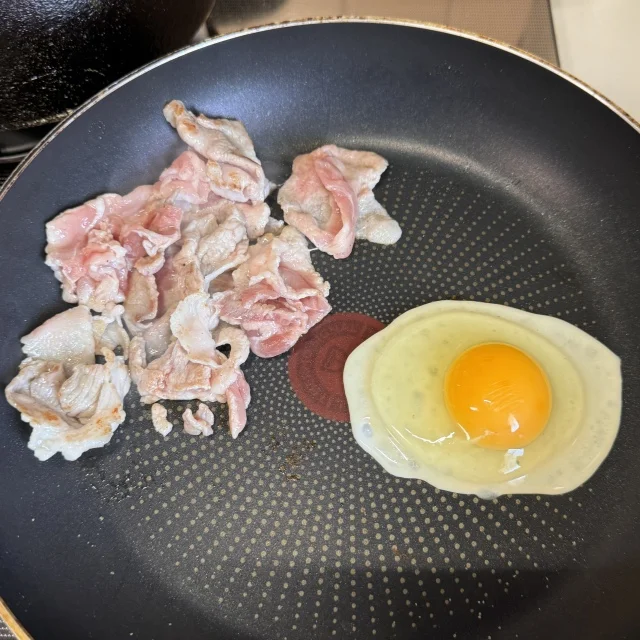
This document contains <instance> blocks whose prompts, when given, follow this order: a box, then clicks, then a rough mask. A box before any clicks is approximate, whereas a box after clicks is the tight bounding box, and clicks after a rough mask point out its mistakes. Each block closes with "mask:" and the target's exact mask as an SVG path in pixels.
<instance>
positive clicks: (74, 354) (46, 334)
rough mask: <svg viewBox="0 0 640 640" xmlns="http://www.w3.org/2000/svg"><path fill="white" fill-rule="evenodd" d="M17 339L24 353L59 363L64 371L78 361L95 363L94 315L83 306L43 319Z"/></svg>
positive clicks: (70, 368)
mask: <svg viewBox="0 0 640 640" xmlns="http://www.w3.org/2000/svg"><path fill="white" fill-rule="evenodd" d="M20 341H21V342H22V351H23V352H24V354H25V355H26V356H29V357H30V358H37V359H38V360H47V361H51V362H60V363H61V364H62V365H63V366H64V368H65V370H66V371H67V372H71V370H72V369H73V367H75V366H76V365H78V364H93V362H95V358H94V352H95V348H96V347H95V339H94V336H93V318H92V316H91V312H90V311H89V309H88V307H85V306H82V305H81V306H77V307H73V308H72V309H68V310H67V311H63V312H62V313H58V314H57V315H55V316H53V318H49V319H48V320H45V322H43V323H42V324H41V325H40V326H39V327H37V328H36V329H34V330H33V331H32V332H31V333H29V334H27V335H26V336H24V337H23V338H22V339H21V340H20Z"/></svg>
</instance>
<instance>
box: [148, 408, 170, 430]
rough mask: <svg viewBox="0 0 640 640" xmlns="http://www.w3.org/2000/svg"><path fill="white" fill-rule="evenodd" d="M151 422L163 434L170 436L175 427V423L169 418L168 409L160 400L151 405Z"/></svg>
mask: <svg viewBox="0 0 640 640" xmlns="http://www.w3.org/2000/svg"><path fill="white" fill-rule="evenodd" d="M151 422H152V423H153V428H154V429H155V430H156V431H157V432H158V433H159V434H160V435H161V436H165V437H166V436H168V435H169V434H170V433H171V430H172V429H173V423H171V422H169V420H168V419H167V410H166V408H165V407H163V406H162V405H161V404H160V403H159V402H156V403H154V404H152V405H151Z"/></svg>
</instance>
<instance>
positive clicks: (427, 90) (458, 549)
mask: <svg viewBox="0 0 640 640" xmlns="http://www.w3.org/2000/svg"><path fill="white" fill-rule="evenodd" d="M256 52H260V56H259V58H258V57H257V55H256ZM292 52H296V53H297V55H292ZM338 59H339V60H341V61H342V63H341V64H340V65H337V64H335V65H333V64H331V63H332V61H334V60H338ZM345 60H348V62H345ZM232 63H233V65H234V66H233V67H232V66H231V65H232ZM239 70H240V71H239ZM534 89H535V90H534ZM173 97H177V98H182V99H184V100H185V101H186V102H187V103H188V104H189V105H190V106H193V107H195V108H196V109H198V110H201V111H203V112H205V113H209V114H211V115H226V116H237V117H239V118H241V119H243V120H244V121H245V124H246V125H247V128H248V130H249V132H250V133H251V134H252V136H253V138H254V140H255V142H256V147H257V151H258V155H259V156H260V157H261V158H262V159H263V161H264V164H265V167H266V170H267V173H268V175H269V177H270V178H272V179H274V180H279V181H282V180H283V179H284V178H285V177H286V175H287V173H288V171H289V167H290V163H291V160H292V158H293V157H294V156H295V155H296V154H297V153H299V152H301V151H306V150H310V149H311V148H313V147H315V146H317V145H318V144H320V143H322V142H328V141H333V142H336V143H338V144H343V145H345V146H353V147H357V148H370V149H372V150H375V151H377V152H379V153H381V154H383V155H384V156H385V157H387V158H388V159H389V160H390V168H389V170H388V171H387V173H386V174H385V175H384V176H383V179H382V181H381V183H380V185H379V186H378V188H377V191H376V193H377V195H378V196H379V199H380V200H381V201H382V203H383V204H384V205H385V206H386V207H387V208H388V210H389V212H390V213H391V214H392V215H393V216H394V217H396V218H397V219H398V221H399V222H400V224H401V226H402V228H403V232H404V233H403V237H402V239H401V241H400V242H399V243H398V244H397V245H395V246H392V247H381V246H378V245H373V244H368V243H361V242H358V243H357V244H356V247H355V250H354V253H353V255H352V257H350V258H349V259H347V260H343V261H338V260H334V259H332V258H330V257H329V256H327V255H325V254H321V253H320V252H314V253H313V257H314V264H315V266H316V268H317V269H318V270H319V272H320V273H321V274H322V275H323V276H324V277H325V278H326V279H328V280H329V281H330V282H331V284H332V289H331V295H330V302H331V304H332V306H333V309H334V311H336V312H358V313H363V314H366V315H369V316H372V317H374V318H376V319H378V320H380V321H382V322H384V323H388V322H390V321H391V320H393V319H394V318H395V317H396V316H398V315H399V314H401V313H403V312H404V311H406V310H408V309H410V308H412V307H415V306H417V305H420V304H424V303H426V302H430V301H433V300H437V299H450V298H458V299H468V300H479V301H488V302H497V303H502V304H509V305H512V306H516V307H518V308H522V309H526V310H529V311H534V312H539V313H545V314H549V315H554V316H557V317H561V318H562V319H564V320H567V321H569V322H571V323H573V324H575V325H576V326H579V327H580V328H582V329H584V330H586V331H587V332H589V333H591V334H592V335H594V336H595V337H597V338H598V339H600V340H602V341H603V342H604V343H605V344H607V346H609V347H611V348H612V349H613V350H614V351H616V352H617V353H618V354H619V355H620V356H621V357H622V359H623V367H624V370H623V376H624V380H625V387H626V396H625V399H624V400H625V405H624V418H623V424H622V427H621V431H620V435H619V437H618V440H617V442H616V444H615V446H614V450H613V451H612V453H611V455H610V456H609V458H608V459H607V460H606V461H605V463H604V464H603V466H602V467H601V469H600V470H599V471H598V472H597V473H596V475H595V476H594V477H593V478H592V479H591V480H590V481H589V482H588V483H587V484H586V485H585V486H584V487H582V488H580V489H578V490H577V491H575V492H573V493H571V494H568V495H564V496H553V497H552V496H519V497H518V496H513V497H509V496H504V497H501V498H499V499H497V500H493V501H483V500H480V499H478V498H475V497H472V496H463V495H456V494H449V493H445V492H440V491H438V490H436V489H433V488H432V487H431V486H429V485H427V484H426V483H423V482H420V481H416V480H405V479H399V478H395V477H392V476H390V475H388V474H386V473H385V472H383V471H382V470H381V468H380V467H379V466H378V465H377V464H376V463H375V462H374V461H373V460H372V459H371V458H370V457H369V456H368V455H367V454H365V453H364V452H363V451H362V450H361V449H360V448H359V447H358V446H357V445H356V444H355V442H354V441H353V439H352V436H351V432H350V427H349V425H348V424H344V423H339V422H333V421H330V420H326V419H324V418H321V417H319V416H317V415H315V414H314V413H311V412H310V411H309V410H308V409H306V408H305V407H304V405H303V404H302V403H301V402H300V401H299V400H298V398H297V397H296V395H295V394H294V393H293V391H292V390H291V388H290V384H289V378H288V374H287V357H288V356H287V355H285V356H281V357H278V358H274V359H270V360H262V359H258V358H255V357H252V358H251V359H250V360H249V362H248V363H247V366H246V369H245V371H246V375H247V379H248V381H249V383H250V385H251V388H252V394H253V401H252V403H251V405H250V408H249V414H248V426H247V429H246V431H245V432H244V433H243V434H242V436H241V437H240V438H239V439H238V440H237V441H232V440H231V439H230V437H229V436H228V433H226V430H225V429H219V430H216V432H215V433H214V436H213V437H211V438H207V439H202V438H198V437H192V436H188V435H186V434H184V433H182V432H181V429H180V428H179V425H178V422H177V421H178V419H179V415H180V414H179V413H178V411H177V406H178V405H177V403H176V405H171V404H170V403H169V405H170V406H171V408H170V411H169V419H173V420H174V421H176V428H175V429H174V432H173V433H172V434H171V435H170V436H169V437H168V438H166V439H164V438H162V437H160V436H159V435H158V434H157V433H155V432H154V431H153V427H152V425H151V420H150V411H149V408H148V407H142V406H141V405H140V403H139V399H138V397H137V395H136V394H133V393H132V394H131V396H130V397H129V402H128V406H127V414H128V418H127V421H126V422H125V424H124V425H123V426H122V427H120V429H119V430H118V431H117V432H116V435H115V437H114V439H113V441H112V443H111V444H110V445H108V446H107V447H106V448H105V449H103V450H97V451H94V452H92V453H90V454H88V455H87V454H85V456H83V457H82V458H81V459H80V461H79V462H78V463H65V462H63V461H61V460H52V461H50V462H48V463H38V462H37V461H36V460H35V459H34V458H33V457H32V455H31V453H30V452H29V451H28V450H27V449H26V438H27V428H26V426H24V425H22V424H21V423H19V421H18V418H17V416H16V415H15V412H14V411H13V410H12V409H10V408H9V407H8V406H6V404H5V403H3V405H2V409H1V411H2V418H3V430H2V433H1V434H0V446H1V447H2V456H3V466H2V483H1V484H0V486H2V489H1V492H2V493H1V496H0V504H2V519H1V520H0V554H1V556H0V565H1V569H0V571H1V573H0V584H1V585H2V596H3V597H4V598H5V599H6V600H7V601H8V602H9V604H10V605H11V606H12V608H13V609H14V611H15V612H16V614H17V615H18V616H19V617H20V618H21V619H22V621H23V622H24V623H25V625H26V626H27V628H29V629H30V631H31V632H32V633H33V634H34V635H35V636H36V637H48V638H56V637H60V638H76V637H77V638H87V637H92V638H126V637H135V638H145V639H146V638H149V639H152V638H153V639H158V638H176V637H190V638H209V637H234V638H243V639H244V638H247V639H249V638H251V639H253V638H255V639H258V638H283V639H284V638H286V639H289V640H292V639H295V638H309V637H313V638H328V637H333V636H335V637H338V638H349V637H354V638H355V637H358V638H359V637H373V636H376V637H379V638H393V637H398V638H404V637H413V636H415V637H423V636H424V634H425V633H429V634H431V637H447V638H449V637H455V638H479V637H484V638H489V637H490V638H514V637H519V638H537V637H540V635H541V634H543V633H551V632H553V633H555V634H556V635H558V634H560V633H565V632H569V631H571V632H572V633H580V635H581V637H585V638H596V637H597V638H599V637H625V636H628V637H634V636H635V631H636V630H637V629H638V628H640V616H639V614H638V613H637V607H636V606H635V604H634V593H635V591H634V588H633V587H634V585H637V584H638V577H639V574H638V568H637V567H638V561H639V560H640V543H638V539H637V535H636V534H635V532H634V529H635V528H636V527H637V526H638V517H637V514H638V509H639V508H640V492H639V490H638V489H639V483H638V481H637V477H636V476H637V474H636V472H635V469H636V468H637V466H636V460H637V456H638V445H637V443H636V441H635V440H636V437H635V434H636V433H637V426H638V418H637V409H638V402H637V397H636V394H637V378H636V374H635V369H636V368H637V366H638V362H637V360H638V354H637V353H636V351H637V349H635V343H636V340H635V336H634V331H635V327H636V320H637V317H638V306H639V301H638V293H637V292H638V282H637V281H638V276H637V272H638V271H637V257H636V252H637V251H638V249H639V248H640V247H639V245H640V242H639V239H638V226H637V221H636V218H635V210H636V207H637V202H638V201H640V199H639V198H638V196H640V189H639V187H638V185H639V184H640V180H638V178H640V175H639V173H640V170H639V167H640V160H639V158H640V143H639V141H638V135H637V133H636V132H634V131H633V130H632V128H631V127H629V125H628V124H626V123H625V122H623V121H622V119H621V118H619V117H618V116H617V115H615V114H614V113H613V112H611V111H609V110H608V109H607V108H606V107H604V106H603V105H601V104H600V103H598V102H597V101H596V100H595V99H593V98H592V97H590V96H588V95H587V94H586V93H584V92H582V91H581V90H580V89H578V88H576V87H574V86H572V85H570V84H569V83H568V82H567V81H565V80H563V79H561V78H559V77H557V76H555V75H554V74H552V73H551V72H549V71H547V70H545V69H542V68H539V67H537V66H535V65H533V64H532V63H530V62H528V61H525V60H522V59H519V58H517V57H515V56H512V55H510V54H508V53H505V52H503V51H499V50H497V49H493V48H491V47H488V46H486V45H482V44H480V43H477V42H473V41H470V40H465V39H462V38H460V37H459V36H454V35H451V34H444V33H437V32H433V31H426V30H423V29H419V28H415V27H400V26H392V25H372V24H323V25H315V26H299V27H289V28H285V29H281V30H278V31H265V32H261V33H257V34H254V35H251V36H244V37H241V38H237V39H232V40H228V41H226V42H221V43H219V44H216V45H214V46H210V47H207V48H203V49H200V50H197V51H194V52H193V53H191V54H189V55H187V56H183V57H181V58H177V59H175V60H173V61H171V62H168V63H166V64H165V65H162V66H160V67H158V68H156V69H153V70H152V71H149V72H148V73H146V74H145V75H142V76H141V77H139V78H137V79H135V80H134V81H132V82H130V83H129V84H126V85H124V86H123V87H121V88H120V89H118V90H117V91H116V92H114V93H112V94H110V95H108V96H106V98H104V99H103V100H102V101H101V102H98V103H97V104H96V105H95V106H93V107H92V108H91V109H90V110H89V111H88V112H86V113H85V114H83V115H82V116H80V118H78V120H76V121H75V122H74V123H72V124H71V125H70V126H69V127H68V128H67V130H65V131H63V132H62V133H61V134H60V135H59V136H58V137H57V138H56V139H54V140H53V141H52V142H51V143H50V144H49V145H48V146H46V147H45V148H44V149H43V150H42V151H41V153H40V154H39V155H38V156H37V157H36V158H35V159H34V160H33V161H32V163H31V165H30V166H28V167H27V168H26V170H25V171H24V173H23V175H22V176H21V177H20V178H19V179H18V181H17V182H16V184H15V186H14V187H12V188H11V189H10V190H9V192H8V193H7V194H6V196H5V198H4V200H3V201H2V202H1V203H0V215H2V216H3V219H4V221H5V236H4V239H3V240H2V243H3V245H2V246H3V251H2V256H0V261H1V262H2V267H4V268H3V270H2V273H3V276H6V277H3V282H2V284H0V287H1V288H2V294H3V303H4V307H5V308H4V309H2V310H0V313H1V314H2V317H1V320H2V323H3V325H2V326H3V330H4V335H3V337H2V339H1V346H2V354H3V361H2V366H3V369H2V376H3V377H2V379H3V381H4V382H5V383H6V382H7V381H8V380H9V379H10V378H11V376H12V375H13V372H14V369H15V366H16V365H17V362H18V361H19V357H20V356H19V350H18V336H20V335H22V334H24V333H25V332H26V331H27V330H28V329H30V328H31V327H33V326H35V325H36V323H37V322H40V321H41V320H42V318H43V317H45V316H48V315H50V314H51V313H53V312H55V311H56V310H58V309H59V308H61V304H60V302H59V294H58V288H57V286H56V284H55V283H54V279H53V276H52V275H51V273H50V272H49V271H48V269H47V268H46V267H45V266H44V265H43V264H42V256H41V253H42V246H43V244H44V221H45V220H46V219H48V218H49V217H51V216H52V215H53V214H55V213H56V212H57V211H58V210H60V209H61V208H63V207H65V206H69V205H71V204H74V203H75V202H78V201H81V200H82V199H83V198H85V197H88V196H89V195H92V194H94V193H97V192H100V191H106V190H117V191H124V190H126V189H127V188H130V187H131V186H133V185H134V184H136V183H140V182H141V181H143V180H145V179H151V178H152V177H153V176H154V175H155V174H156V173H157V172H158V170H159V168H160V167H161V166H162V165H163V164H164V163H165V162H166V160H167V159H169V158H170V157H171V156H172V155H175V153H176V152H177V150H178V149H179V146H178V144H177V143H176V141H175V140H174V138H173V136H172V133H171V132H170V131H168V127H166V126H164V125H163V123H162V115H161V107H162V105H163V104H164V103H165V102H166V101H167V100H168V99H170V98H173ZM134 105H135V107H134ZM577 105H579V106H580V109H579V110H576V109H575V107H576V106H577ZM576 114H579V115H576ZM551 116H553V118H552V117H551ZM87 141H90V142H89V143H88V142H87ZM9 265H11V266H12V267H13V270H9ZM225 420H226V416H225V411H224V409H223V410H222V411H219V412H218V415H217V416H216V421H217V422H219V423H221V424H223V425H225V426H226V423H225ZM569 613H570V614H571V615H568V614H569ZM516 634H517V635H516Z"/></svg>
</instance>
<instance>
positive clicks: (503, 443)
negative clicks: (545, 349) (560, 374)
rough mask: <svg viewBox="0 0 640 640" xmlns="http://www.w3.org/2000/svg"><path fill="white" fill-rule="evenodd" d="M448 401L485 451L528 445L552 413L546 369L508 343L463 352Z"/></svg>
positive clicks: (450, 378) (448, 384)
mask: <svg viewBox="0 0 640 640" xmlns="http://www.w3.org/2000/svg"><path fill="white" fill-rule="evenodd" d="M445 400H446V404H447V408H448V410H449V413H450V414H451V416H452V418H453V419H454V420H455V421H456V422H457V423H458V425H459V426H460V428H462V429H463V430H464V432H465V433H466V434H467V436H468V437H469V439H470V440H472V441H473V442H474V443H475V444H477V445H478V446H480V447H486V448H487V449H517V448H520V447H524V446H526V445H528V444H529V443H531V442H533V441H534V440H535V439H536V438H537V437H538V436H539V435H540V434H541V433H542V431H543V430H544V428H545V426H546V425H547V421H548V420H549V415H550V413H551V390H550V387H549V381H548V380H547V376H546V375H545V373H544V371H543V370H542V369H541V368H540V365H538V363H537V362H535V361H534V360H533V359H532V358H530V357H529V356H528V355H527V354H526V353H524V352H523V351H520V349H516V348H515V347H512V346H510V345H508V344H498V343H489V344H481V345H478V346H477V347H472V348H471V349H468V350H467V351H465V352H464V353H462V354H461V355H460V356H459V357H458V359H457V360H455V362H454V363H453V364H452V365H451V367H450V368H449V370H448V372H447V375H446V380H445Z"/></svg>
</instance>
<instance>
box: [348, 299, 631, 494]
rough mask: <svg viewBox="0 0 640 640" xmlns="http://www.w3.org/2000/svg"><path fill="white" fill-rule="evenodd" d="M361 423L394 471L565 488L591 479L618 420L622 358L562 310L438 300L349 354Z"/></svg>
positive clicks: (356, 423) (483, 490)
mask: <svg viewBox="0 0 640 640" xmlns="http://www.w3.org/2000/svg"><path fill="white" fill-rule="evenodd" d="M344 385H345V390H346V395H347V401H348V404H349V413H350V417H351V425H352V430H353V435H354V437H355V439H356V441H357V442H358V444H359V445H360V446H361V447H362V448H363V449H365V451H367V452H368V453H370V454H371V455H372V456H373V457H374V458H375V459H376V460H377V461H378V462H379V463H380V464H381V465H382V466H383V467H384V468H385V469H386V470H387V471H388V472H390V473H392V474H393V475H396V476H401V477H407V478H419V479H421V480H425V481H426V482H428V483H430V484H432V485H433V486H435V487H437V488H439V489H442V490H444V491H452V492H456V493H473V494H476V495H478V496H481V497H487V498H489V497H495V496H498V495H502V494H505V493H511V494H513V493H538V494H559V493H565V492H567V491H571V490H572V489H575V488H576V487H578V486H579V485H581V484H582V483H583V482H585V481H586V480H587V479H588V478H589V477H590V476H591V475H592V474H593V473H594V472H595V470H596V469H597V468H598V466H599V465H600V464H601V462H602V461H603V460H604V459H605V457H606V456H607V454H608V453H609V451H610V449H611V447H612V445H613V442H614V440H615V437H616V434H617V432H618V427H619V423H620V412H621V405H622V403H621V394H622V378H621V375H620V359H619V358H618V357H617V356H616V355H615V354H614V353H612V352H611V351H610V350H609V349H607V348H606V347H605V346H604V345H603V344H601V343H600V342H598V341H597V340H595V339H594V338H592V337H591V336H589V335H588V334H586V333H585V332H584V331H581V330H580V329H578V328H577V327H574V326H572V325H570V324H569V323H567V322H564V321H563V320H559V319H557V318H552V317H549V316H541V315H537V314H533V313H528V312H526V311H520V310H518V309H513V308H511V307H504V306H501V305H496V304H485V303H480V302H458V301H441V302H433V303H430V304H426V305H424V306H422V307H418V308H416V309H413V310H411V311H408V312H407V313H405V314H403V315H401V316H400V317H398V318H397V319H396V320H395V321H394V322H392V323H391V324H390V325H389V326H388V327H386V328H385V329H383V330H382V331H381V332H379V333H377V334H376V335H374V336H372V337H371V338H369V339H368V340H367V341H366V342H364V343H363V344H361V345H360V346H359V347H358V348H357V349H356V350H355V351H354V352H353V353H352V354H351V355H350V356H349V358H348V360H347V363H346V366H345V370H344Z"/></svg>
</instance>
